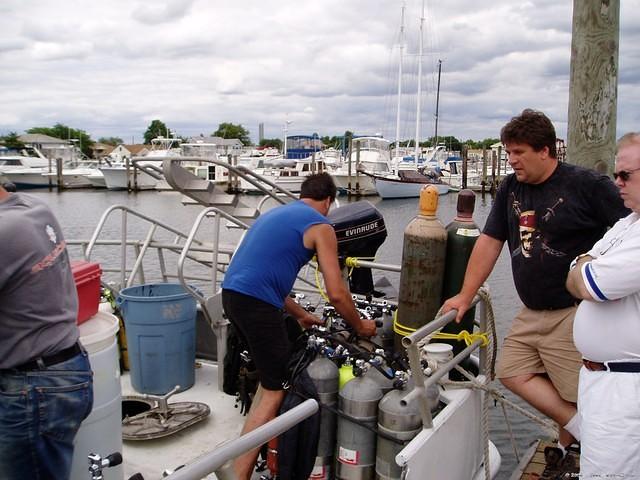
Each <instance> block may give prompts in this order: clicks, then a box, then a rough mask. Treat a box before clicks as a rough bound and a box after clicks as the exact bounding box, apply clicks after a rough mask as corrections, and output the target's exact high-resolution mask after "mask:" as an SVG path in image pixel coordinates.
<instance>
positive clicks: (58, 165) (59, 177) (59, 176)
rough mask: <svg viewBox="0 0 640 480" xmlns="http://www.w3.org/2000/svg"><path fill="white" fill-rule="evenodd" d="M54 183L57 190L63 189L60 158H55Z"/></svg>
mask: <svg viewBox="0 0 640 480" xmlns="http://www.w3.org/2000/svg"><path fill="white" fill-rule="evenodd" d="M56 184H57V187H58V191H61V190H64V177H63V176H62V158H60V157H58V158H56Z"/></svg>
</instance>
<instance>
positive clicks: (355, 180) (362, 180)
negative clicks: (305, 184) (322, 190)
mask: <svg viewBox="0 0 640 480" xmlns="http://www.w3.org/2000/svg"><path fill="white" fill-rule="evenodd" d="M331 175H332V176H333V181H334V182H335V184H336V187H337V188H338V190H340V191H344V192H347V193H355V194H358V195H376V194H377V191H376V187H375V185H374V184H373V180H372V179H371V177H368V176H367V175H357V176H356V175H355V174H352V175H351V177H349V175H347V174H343V173H332V174H331Z"/></svg>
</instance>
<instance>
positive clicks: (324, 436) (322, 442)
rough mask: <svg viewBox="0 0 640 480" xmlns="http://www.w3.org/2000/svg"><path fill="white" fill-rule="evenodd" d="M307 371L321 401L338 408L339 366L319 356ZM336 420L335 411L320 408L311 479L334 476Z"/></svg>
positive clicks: (326, 479) (323, 479) (316, 479)
mask: <svg viewBox="0 0 640 480" xmlns="http://www.w3.org/2000/svg"><path fill="white" fill-rule="evenodd" d="M307 372H308V373H309V376H310V377H311V380H312V381H313V384H314V385H315V387H316V390H317V391H318V398H319V400H320V403H321V404H322V405H327V406H329V407H332V408H336V407H337V403H338V366H337V365H336V364H335V363H333V362H332V361H331V360H329V359H328V358H326V357H321V356H318V357H316V359H315V360H314V361H313V362H311V363H310V364H309V366H308V367H307ZM336 420H337V419H336V414H335V413H333V412H331V411H329V410H328V409H326V408H323V409H321V410H320V438H319V439H318V452H317V454H316V460H315V464H314V467H313V470H312V471H311V475H310V477H309V478H310V479H314V480H329V479H330V478H333V453H334V447H335V444H336Z"/></svg>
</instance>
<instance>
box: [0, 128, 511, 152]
mask: <svg viewBox="0 0 640 480" xmlns="http://www.w3.org/2000/svg"><path fill="white" fill-rule="evenodd" d="M27 133H39V134H44V135H48V136H50V137H54V138H60V139H63V140H68V141H71V142H73V143H75V144H76V145H77V146H78V148H79V149H80V150H81V151H82V153H84V154H85V155H87V156H91V153H92V147H93V146H94V145H95V144H96V143H103V144H107V145H113V146H117V145H120V144H123V143H124V142H123V140H122V138H120V137H100V138H99V139H98V140H97V141H95V140H93V139H92V138H91V136H90V135H89V134H88V133H87V132H86V131H84V130H82V129H78V128H73V127H69V126H67V125H64V124H62V123H56V124H55V125H54V126H53V127H34V128H30V129H29V130H27ZM211 136H213V137H222V138H229V139H231V138H237V139H238V140H240V141H241V142H242V143H243V145H253V143H252V142H251V139H250V138H249V130H247V129H246V128H245V127H243V126H242V124H234V123H231V122H223V123H220V124H219V125H218V128H217V130H215V131H213V132H212V133H211ZM313 136H315V137H317V138H319V139H320V140H321V141H322V143H323V144H324V145H325V146H327V147H333V148H336V149H338V150H346V149H347V148H348V146H349V143H350V141H351V139H352V138H353V136H354V134H353V132H351V131H349V130H347V131H346V132H345V133H344V134H343V135H334V136H319V135H318V134H317V133H314V134H313ZM156 137H166V138H176V139H180V140H182V141H187V140H188V139H187V138H185V137H180V136H177V135H176V134H175V133H174V131H173V130H171V129H170V128H169V127H168V126H167V125H166V124H165V123H164V122H163V121H161V120H158V119H156V120H153V121H152V122H151V123H150V124H149V126H148V127H147V129H146V130H145V132H144V135H143V138H144V143H145V144H147V145H148V144H151V140H152V139H154V138H156ZM498 141H499V140H498V139H497V138H486V139H484V140H480V141H475V140H471V139H469V140H465V141H461V140H459V139H457V138H456V137H454V136H439V137H438V138H437V139H436V138H435V137H431V138H429V139H427V140H425V141H424V142H420V146H421V147H423V148H428V147H434V146H435V145H436V144H437V145H444V146H445V147H446V148H447V149H448V150H453V151H461V150H462V149H463V146H466V147H467V148H468V149H482V148H487V149H488V148H490V147H491V145H493V144H494V143H496V142H498ZM0 143H1V144H2V145H4V146H5V147H7V148H12V149H20V148H24V145H23V144H22V142H20V139H19V135H18V134H17V133H16V132H10V133H9V134H7V135H5V136H0ZM259 146H261V147H274V148H277V149H279V150H282V147H283V145H282V139H281V138H265V139H262V140H260V143H259ZM400 146H403V147H412V148H415V141H413V140H404V141H401V142H400ZM392 147H394V148H395V145H394V144H392Z"/></svg>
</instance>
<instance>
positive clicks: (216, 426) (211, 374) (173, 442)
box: [121, 360, 245, 480]
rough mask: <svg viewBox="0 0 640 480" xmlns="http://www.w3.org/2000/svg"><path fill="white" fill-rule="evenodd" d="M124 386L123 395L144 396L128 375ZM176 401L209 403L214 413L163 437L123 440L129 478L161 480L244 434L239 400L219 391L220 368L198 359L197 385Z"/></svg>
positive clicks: (125, 463) (174, 400)
mask: <svg viewBox="0 0 640 480" xmlns="http://www.w3.org/2000/svg"><path fill="white" fill-rule="evenodd" d="M121 383H122V394H123V395H140V394H139V393H138V392H136V391H135V390H134V389H133V388H132V387H131V382H130V378H129V374H128V373H126V374H125V375H123V376H122V382H121ZM173 402H202V403H206V404H207V405H209V408H210V409H211V413H210V414H209V416H208V417H207V418H205V419H204V420H202V421H200V422H198V423H196V424H195V425H192V426H190V427H187V428H186V429H184V430H181V431H179V432H176V433H174V434H172V435H169V436H166V437H163V438H157V439H153V440H136V441H131V440H125V441H123V448H122V450H123V452H122V456H123V459H124V478H125V479H126V478H129V477H130V476H131V475H133V474H134V473H141V474H142V476H143V477H144V478H145V480H155V479H160V478H162V472H163V471H164V470H165V469H169V470H175V469H176V468H177V467H179V466H180V465H184V464H186V463H189V462H191V461H192V460H194V459H195V458H197V457H199V456H201V455H203V454H205V453H207V452H209V451H211V450H213V449H214V448H215V447H216V446H219V445H220V444H222V443H224V442H226V441H228V440H231V439H234V438H236V437H238V435H239V434H240V430H241V428H242V424H243V423H244V419H245V417H244V416H242V415H241V414H240V410H239V408H235V399H234V398H233V397H232V396H231V395H227V394H226V393H224V392H222V391H220V390H219V389H218V367H217V365H215V364H214V363H212V362H208V361H205V360H198V362H197V365H196V381H195V384H194V385H193V387H191V388H189V389H188V390H186V391H184V392H181V393H177V394H175V395H173V396H171V397H170V398H169V404H171V403H173ZM206 478H210V479H214V478H216V476H215V475H214V474H211V475H209V476H208V477H206Z"/></svg>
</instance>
